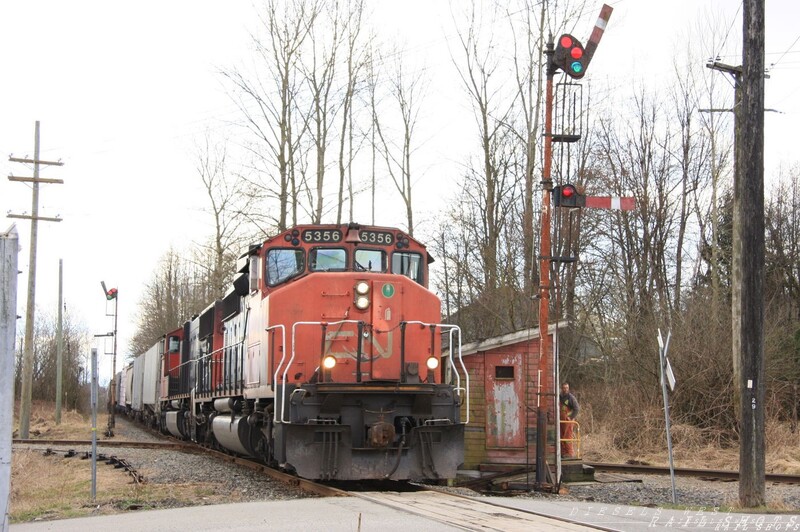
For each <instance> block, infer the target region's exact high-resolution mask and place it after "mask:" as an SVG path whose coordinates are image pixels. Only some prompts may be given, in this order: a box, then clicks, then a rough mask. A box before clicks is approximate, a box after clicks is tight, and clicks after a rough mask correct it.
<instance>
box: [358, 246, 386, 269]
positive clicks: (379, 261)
mask: <svg viewBox="0 0 800 532" xmlns="http://www.w3.org/2000/svg"><path fill="white" fill-rule="evenodd" d="M353 266H355V270H356V271H357V272H381V273H382V272H385V271H386V253H384V252H383V251H381V250H379V249H357V250H356V257H355V263H354V264H353Z"/></svg>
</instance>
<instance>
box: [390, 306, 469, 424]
mask: <svg viewBox="0 0 800 532" xmlns="http://www.w3.org/2000/svg"><path fill="white" fill-rule="evenodd" d="M403 323H405V324H406V325H410V324H415V325H422V326H423V327H441V328H442V329H443V331H442V332H444V329H450V331H449V333H448V334H449V335H450V346H449V347H448V349H449V351H450V356H449V357H448V358H449V359H450V360H449V363H450V365H451V366H452V368H453V371H455V374H456V388H455V390H456V392H458V391H459V390H463V391H464V395H466V397H467V420H466V421H465V422H464V424H467V423H469V372H468V371H467V367H466V366H465V365H464V359H463V358H461V328H460V327H459V326H458V325H450V324H448V323H426V322H423V321H405V322H403ZM456 331H458V361H459V363H460V364H461V368H462V369H463V370H464V379H465V380H466V388H462V387H461V376H460V375H459V373H458V369H456V367H455V364H454V362H453V333H454V332H456ZM460 395H461V394H460V393H459V396H460Z"/></svg>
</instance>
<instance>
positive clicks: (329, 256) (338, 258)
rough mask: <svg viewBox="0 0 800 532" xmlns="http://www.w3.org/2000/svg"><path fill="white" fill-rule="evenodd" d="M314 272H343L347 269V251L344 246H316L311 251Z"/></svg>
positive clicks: (311, 267)
mask: <svg viewBox="0 0 800 532" xmlns="http://www.w3.org/2000/svg"><path fill="white" fill-rule="evenodd" d="M310 258H311V266H310V268H309V269H310V270H311V271H312V272H343V271H345V270H346V269H347V253H346V252H345V250H343V249H342V248H316V249H312V250H311V253H310Z"/></svg>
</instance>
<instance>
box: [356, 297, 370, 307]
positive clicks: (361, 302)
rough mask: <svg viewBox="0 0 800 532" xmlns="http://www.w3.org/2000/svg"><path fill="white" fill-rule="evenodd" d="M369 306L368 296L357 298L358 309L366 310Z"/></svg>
mask: <svg viewBox="0 0 800 532" xmlns="http://www.w3.org/2000/svg"><path fill="white" fill-rule="evenodd" d="M368 306H369V298H368V297H367V296H358V297H356V308H358V309H359V310H365V309H366V308H367V307H368Z"/></svg>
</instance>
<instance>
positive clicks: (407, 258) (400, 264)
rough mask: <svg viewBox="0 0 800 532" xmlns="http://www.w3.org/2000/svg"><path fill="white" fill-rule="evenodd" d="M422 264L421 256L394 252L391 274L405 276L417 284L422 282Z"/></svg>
mask: <svg viewBox="0 0 800 532" xmlns="http://www.w3.org/2000/svg"><path fill="white" fill-rule="evenodd" d="M422 264H423V263H422V255H420V254H419V253H406V252H402V251H395V252H394V254H393V255H392V273H397V274H400V275H405V276H406V277H408V278H410V279H413V280H414V281H416V282H418V283H419V284H422V283H423V282H424V279H423V272H422Z"/></svg>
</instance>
